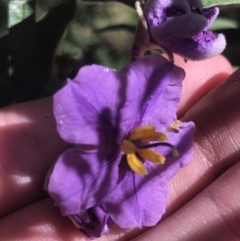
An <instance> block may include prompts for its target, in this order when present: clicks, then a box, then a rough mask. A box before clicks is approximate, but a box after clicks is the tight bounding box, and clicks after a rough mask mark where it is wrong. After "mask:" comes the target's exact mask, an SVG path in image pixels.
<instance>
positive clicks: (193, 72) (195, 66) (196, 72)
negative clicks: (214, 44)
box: [175, 55, 233, 117]
mask: <svg viewBox="0 0 240 241" xmlns="http://www.w3.org/2000/svg"><path fill="white" fill-rule="evenodd" d="M175 64H176V65H178V66H179V67H181V68H183V69H184V70H185V72H186V77H185V79H184V80H183V90H182V98H181V101H180V104H179V109H178V116H179V117H181V116H183V115H184V113H185V112H186V111H187V110H188V109H189V108H190V107H191V106H193V105H194V104H195V103H196V102H197V101H198V100H200V99H201V98H202V97H203V96H204V95H206V94H207V93H208V92H209V91H211V90H212V89H213V88H215V87H216V86H217V85H218V84H220V83H221V82H222V81H224V80H225V79H226V78H227V77H228V76H229V75H230V74H231V73H232V72H233V69H232V66H231V64H230V63H229V61H228V60H227V59H226V58H225V57H224V56H222V55H219V56H216V57H214V58H211V59H207V60H203V61H189V60H188V61H185V60H184V59H183V58H182V57H180V56H175Z"/></svg>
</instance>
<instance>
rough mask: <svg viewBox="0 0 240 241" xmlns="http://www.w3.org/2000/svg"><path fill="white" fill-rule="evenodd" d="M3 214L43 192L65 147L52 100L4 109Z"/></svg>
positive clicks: (0, 125) (0, 141)
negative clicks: (44, 185)
mask: <svg viewBox="0 0 240 241" xmlns="http://www.w3.org/2000/svg"><path fill="white" fill-rule="evenodd" d="M0 132H1V135H0V146H1V152H0V216H3V215H5V214H7V213H9V212H12V211H14V210H16V209H17V208H20V207H22V206H23V205H26V204H27V203H30V202H32V201H35V200H38V198H41V197H42V196H43V195H46V194H45V192H44V191H43V183H44V179H45V175H46V173H47V171H48V169H49V167H50V166H51V165H52V163H53V162H54V161H55V160H56V159H57V157H58V156H59V154H60V153H61V152H62V151H63V150H64V148H65V145H66V144H65V143H64V142H63V141H62V140H61V139H60V137H59V136H58V133H57V131H56V126H55V120H54V118H53V114H52V100H51V99H44V100H38V101H33V102H29V103H23V104H19V105H14V106H11V107H8V108H5V109H1V111H0Z"/></svg>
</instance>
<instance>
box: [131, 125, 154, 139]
mask: <svg viewBox="0 0 240 241" xmlns="http://www.w3.org/2000/svg"><path fill="white" fill-rule="evenodd" d="M153 132H155V127H154V126H152V125H145V126H140V127H137V128H135V129H134V130H133V131H132V132H131V133H130V138H131V139H132V140H137V139H139V137H140V136H142V135H143V134H144V133H153Z"/></svg>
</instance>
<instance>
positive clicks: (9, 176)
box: [0, 59, 225, 215]
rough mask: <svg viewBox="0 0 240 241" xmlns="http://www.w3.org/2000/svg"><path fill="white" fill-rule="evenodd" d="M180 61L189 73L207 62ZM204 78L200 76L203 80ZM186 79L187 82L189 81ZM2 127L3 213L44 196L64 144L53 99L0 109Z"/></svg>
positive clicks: (0, 181)
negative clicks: (50, 169)
mask: <svg viewBox="0 0 240 241" xmlns="http://www.w3.org/2000/svg"><path fill="white" fill-rule="evenodd" d="M221 61H222V60H220V61H219V62H221ZM224 61H225V60H224ZM224 61H222V62H224ZM177 62H178V63H179V64H180V65H184V66H185V67H186V71H188V72H187V75H190V76H193V75H194V74H193V73H196V72H195V71H194V69H195V68H198V67H199V66H202V65H204V63H205V62H188V63H187V64H185V63H184V62H181V60H179V59H177ZM199 63H200V64H199ZM201 63H202V64H201ZM207 65H209V63H208V62H207ZM202 69H203V71H204V70H207V73H205V72H202V75H203V76H204V78H205V77H206V78H209V76H212V75H214V74H215V73H216V71H215V70H214V71H213V72H214V73H213V74H211V72H212V69H210V70H209V69H207V68H203V67H201V71H202ZM201 71H197V73H198V72H201ZM199 78H200V77H199ZM204 78H200V79H201V81H202V82H203V83H204V81H205V80H204ZM187 80H188V79H186V80H185V81H186V83H188V82H190V81H187ZM191 82H192V80H191ZM191 82H190V83H191ZM186 86H187V84H186ZM190 90H191V89H190ZM183 106H184V105H183ZM0 128H1V136H0V144H1V147H2V149H3V151H2V152H1V153H0V163H1V169H0V172H1V175H0V185H1V191H0V192H1V193H0V194H1V195H0V215H4V214H7V213H9V212H12V211H13V210H16V209H17V208H20V207H22V206H23V205H26V204H28V203H30V202H31V201H35V200H37V199H38V198H42V197H43V196H44V194H45V193H44V191H43V183H44V179H45V176H46V173H47V169H48V168H49V167H50V166H51V165H52V163H54V162H55V160H56V159H57V156H58V155H59V154H60V153H61V152H62V151H63V149H64V148H65V144H64V143H63V142H62V141H61V140H60V138H59V136H58V134H57V132H56V127H55V121H54V118H53V115H52V103H51V100H50V99H45V100H39V101H34V102H30V103H24V104H20V105H15V106H12V107H9V108H6V109H3V110H1V112H0ZM6 183H7V185H6Z"/></svg>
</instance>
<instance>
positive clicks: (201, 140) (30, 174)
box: [0, 57, 240, 241]
mask: <svg viewBox="0 0 240 241" xmlns="http://www.w3.org/2000/svg"><path fill="white" fill-rule="evenodd" d="M177 63H179V64H180V65H181V66H183V67H184V68H185V67H186V71H187V79H186V80H185V81H184V89H183V98H182V102H181V105H180V108H179V116H180V117H181V116H183V118H184V120H193V121H194V122H195V123H196V126H197V132H196V134H195V142H194V149H195V154H194V158H193V161H192V162H191V163H190V164H189V165H188V166H187V167H185V168H184V169H183V170H181V171H180V172H179V173H178V174H177V175H176V176H175V177H174V178H173V179H172V180H171V192H170V197H169V205H168V209H167V213H166V214H165V216H164V221H163V222H161V223H160V224H159V225H157V226H156V227H154V228H152V229H151V230H150V231H148V232H146V233H144V234H143V235H142V236H140V237H138V238H136V240H141V241H144V240H150V239H151V238H152V240H173V239H177V240H184V241H186V240H234V239H236V240H237V239H239V238H240V232H239V229H238V224H239V221H240V215H239V210H240V206H239V203H240V202H239V201H240V197H239V195H238V190H239V184H238V180H239V176H240V163H239V159H238V155H239V149H240V141H239V138H238V135H239V134H238V130H239V126H240V121H239V107H240V106H239V105H240V104H239V103H240V96H239V93H238V92H239V90H238V89H239V85H240V81H239V77H240V70H239V71H238V72H236V73H235V74H233V75H232V76H231V77H230V78H229V79H228V81H226V82H224V83H223V84H221V85H220V86H219V87H217V88H216V89H214V90H213V91H212V92H211V93H209V94H208V95H207V96H205V97H204V98H202V99H201V97H202V96H204V95H206V93H207V92H209V91H210V90H211V89H212V88H213V87H215V85H217V84H218V83H219V82H221V81H222V80H224V79H225V78H226V77H227V76H228V75H229V73H230V72H231V68H230V66H229V65H228V64H227V63H226V61H225V60H224V59H223V58H221V57H217V58H215V59H214V60H207V61H205V62H200V63H196V62H188V63H187V64H185V63H184V62H183V61H182V60H179V59H178V60H177ZM216 66H218V68H217V69H216ZM199 75H200V76H201V77H200V76H199ZM51 101H52V100H51V99H45V100H38V101H35V102H29V103H25V104H20V105H16V106H12V107H9V108H6V109H3V110H1V112H0V129H1V135H0V146H1V152H0V187H1V188H0V216H1V218H2V219H1V220H0V233H1V240H3V241H5V240H6V241H7V240H34V239H38V240H76V238H79V239H80V238H81V237H83V236H82V234H81V233H80V232H79V231H78V230H77V229H76V228H74V227H73V225H72V224H71V222H70V221H69V220H68V219H67V218H62V217H61V215H60V212H59V209H58V208H57V207H54V206H53V202H52V201H51V200H50V199H49V198H48V196H47V193H46V192H44V190H43V185H44V179H45V176H46V173H47V171H48V169H49V168H50V167H51V165H52V164H53V163H54V161H55V160H56V159H57V157H58V155H59V154H60V153H61V152H62V151H63V150H64V149H65V148H66V145H67V144H66V143H64V142H63V141H62V140H61V139H60V137H59V136H58V134H57V132H56V128H55V122H54V118H53V116H52V103H51ZM195 103H196V104H195ZM194 104H195V105H194ZM193 105H194V106H193ZM221 174H223V175H221ZM220 175H221V177H219V176H220ZM197 194H198V195H197ZM196 195H197V196H196ZM195 196H196V197H195ZM189 201H190V202H189ZM183 205H185V206H183ZM177 210H178V212H176V213H175V211H177ZM143 231H145V230H140V231H139V230H131V231H127V232H124V231H123V230H120V229H118V228H116V227H114V228H112V230H111V232H110V234H109V235H108V236H105V237H102V238H101V240H130V239H131V238H134V237H135V236H137V234H139V233H142V232H143Z"/></svg>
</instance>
